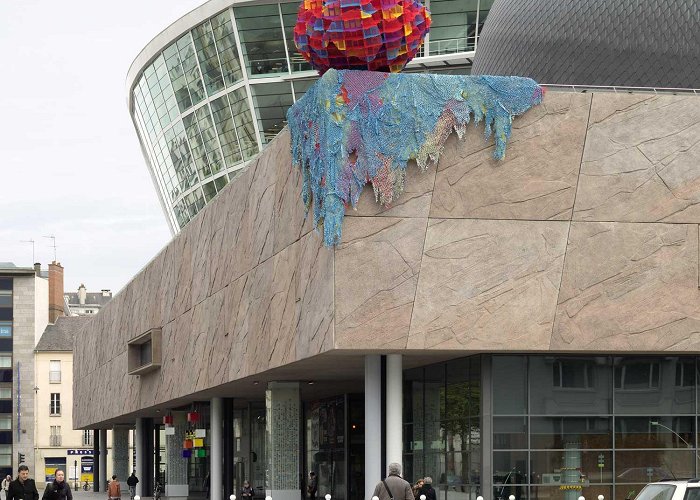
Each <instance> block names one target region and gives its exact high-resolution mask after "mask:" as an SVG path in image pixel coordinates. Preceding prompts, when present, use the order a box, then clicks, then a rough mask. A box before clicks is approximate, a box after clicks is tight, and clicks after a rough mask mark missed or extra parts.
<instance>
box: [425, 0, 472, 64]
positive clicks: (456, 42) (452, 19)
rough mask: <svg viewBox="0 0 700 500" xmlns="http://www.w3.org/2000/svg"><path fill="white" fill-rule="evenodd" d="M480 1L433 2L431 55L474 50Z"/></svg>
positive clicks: (431, 3) (434, 0)
mask: <svg viewBox="0 0 700 500" xmlns="http://www.w3.org/2000/svg"><path fill="white" fill-rule="evenodd" d="M478 3H479V2H478V0H431V2H430V13H431V16H432V24H431V26H430V39H429V40H430V47H429V48H430V55H437V54H454V53H457V52H467V51H470V50H474V41H475V35H476V13H477V9H478Z"/></svg>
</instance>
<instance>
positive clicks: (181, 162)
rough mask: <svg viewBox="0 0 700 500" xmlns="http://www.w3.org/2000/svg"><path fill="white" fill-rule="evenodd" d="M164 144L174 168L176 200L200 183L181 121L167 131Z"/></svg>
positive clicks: (172, 171) (172, 170)
mask: <svg viewBox="0 0 700 500" xmlns="http://www.w3.org/2000/svg"><path fill="white" fill-rule="evenodd" d="M163 143H164V144H167V155H168V161H169V165H170V166H171V167H172V169H171V175H173V176H174V178H173V179H172V180H173V183H174V190H175V192H174V193H173V194H176V196H173V198H176V197H177V196H180V195H181V194H182V193H184V192H185V191H187V190H188V189H190V188H191V187H193V186H194V185H195V184H196V183H197V182H198V179H197V172H196V170H195V168H194V165H193V163H192V152H191V151H190V146H189V143H188V142H187V136H186V134H185V128H184V126H183V124H182V122H181V121H178V122H176V123H175V126H173V127H172V128H171V129H169V130H166V131H165V134H164V136H163Z"/></svg>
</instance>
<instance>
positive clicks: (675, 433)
mask: <svg viewBox="0 0 700 500" xmlns="http://www.w3.org/2000/svg"><path fill="white" fill-rule="evenodd" d="M649 423H650V424H651V425H652V426H656V427H662V428H664V429H666V430H668V431H670V432H672V433H673V434H674V435H675V436H676V437H677V438H678V439H680V440H681V441H683V442H684V443H685V445H686V446H687V447H688V448H690V449H691V451H692V449H693V447H692V446H691V445H690V443H689V442H688V441H686V440H685V439H683V436H681V435H680V434H678V433H677V432H676V431H674V430H673V429H671V428H670V427H667V426H665V425H664V424H662V423H660V422H658V421H656V420H650V421H649ZM695 457H696V458H697V459H698V460H700V455H698V452H697V450H696V451H695Z"/></svg>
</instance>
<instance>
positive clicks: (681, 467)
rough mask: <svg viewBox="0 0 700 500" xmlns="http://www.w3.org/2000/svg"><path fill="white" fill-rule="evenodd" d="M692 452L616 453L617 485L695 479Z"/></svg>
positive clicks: (624, 451)
mask: <svg viewBox="0 0 700 500" xmlns="http://www.w3.org/2000/svg"><path fill="white" fill-rule="evenodd" d="M695 459H696V456H695V452H694V451H692V450H618V451H616V452H615V472H616V478H615V481H616V482H617V483H632V484H637V483H651V482H653V481H661V480H662V479H673V478H674V477H676V478H686V479H688V478H692V477H695Z"/></svg>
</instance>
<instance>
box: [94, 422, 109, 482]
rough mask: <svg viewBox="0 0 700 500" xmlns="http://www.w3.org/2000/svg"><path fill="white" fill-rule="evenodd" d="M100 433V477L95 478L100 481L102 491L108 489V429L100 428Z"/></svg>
mask: <svg viewBox="0 0 700 500" xmlns="http://www.w3.org/2000/svg"><path fill="white" fill-rule="evenodd" d="M97 432H99V433H100V458H99V460H100V477H96V478H94V480H95V481H99V482H100V491H104V492H106V491H107V477H108V476H107V474H109V473H108V472H107V429H99V430H98V431H97Z"/></svg>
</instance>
